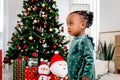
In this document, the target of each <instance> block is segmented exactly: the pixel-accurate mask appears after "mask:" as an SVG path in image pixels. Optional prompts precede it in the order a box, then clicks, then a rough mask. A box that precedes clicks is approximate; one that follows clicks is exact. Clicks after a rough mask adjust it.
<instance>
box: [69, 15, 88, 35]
mask: <svg viewBox="0 0 120 80" xmlns="http://www.w3.org/2000/svg"><path fill="white" fill-rule="evenodd" d="M82 17H83V16H82V15H79V14H77V13H73V14H70V15H69V16H68V17H67V26H68V33H69V34H70V35H72V36H77V35H80V34H84V31H85V26H86V24H85V21H84V20H83V18H82Z"/></svg>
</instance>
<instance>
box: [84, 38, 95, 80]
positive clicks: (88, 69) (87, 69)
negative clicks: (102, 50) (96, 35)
mask: <svg viewBox="0 0 120 80" xmlns="http://www.w3.org/2000/svg"><path fill="white" fill-rule="evenodd" d="M83 47H84V53H83V58H84V69H83V74H82V76H83V77H88V78H91V77H92V75H93V72H94V57H93V45H92V42H91V40H89V39H88V38H87V39H84V41H83Z"/></svg>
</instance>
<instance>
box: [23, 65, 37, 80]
mask: <svg viewBox="0 0 120 80" xmlns="http://www.w3.org/2000/svg"><path fill="white" fill-rule="evenodd" d="M37 75H38V66H32V67H30V66H25V67H24V80H37Z"/></svg>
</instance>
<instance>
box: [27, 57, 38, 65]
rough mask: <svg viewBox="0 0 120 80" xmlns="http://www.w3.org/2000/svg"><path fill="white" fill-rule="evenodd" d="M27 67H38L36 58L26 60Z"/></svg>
mask: <svg viewBox="0 0 120 80" xmlns="http://www.w3.org/2000/svg"><path fill="white" fill-rule="evenodd" d="M28 66H30V67H31V66H38V58H28Z"/></svg>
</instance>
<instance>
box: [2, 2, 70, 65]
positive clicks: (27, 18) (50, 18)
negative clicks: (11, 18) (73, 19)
mask: <svg viewBox="0 0 120 80" xmlns="http://www.w3.org/2000/svg"><path fill="white" fill-rule="evenodd" d="M23 8H24V10H23V11H22V12H21V13H20V14H18V17H19V18H20V20H19V21H17V25H16V27H15V32H14V33H13V34H12V37H11V40H10V41H9V42H8V46H9V48H8V50H7V54H6V57H5V58H4V62H5V63H11V60H14V59H17V58H19V57H28V58H38V57H39V58H43V59H47V60H48V61H50V59H51V57H52V56H53V55H54V53H55V51H58V52H59V54H60V55H61V56H62V57H64V58H66V55H67V50H68V49H67V46H66V44H67V43H68V41H66V37H65V36H64V35H62V34H61V33H63V32H64V27H63V26H62V25H63V24H61V23H59V14H58V11H59V10H58V8H57V5H56V2H55V1H54V0H23Z"/></svg>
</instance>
